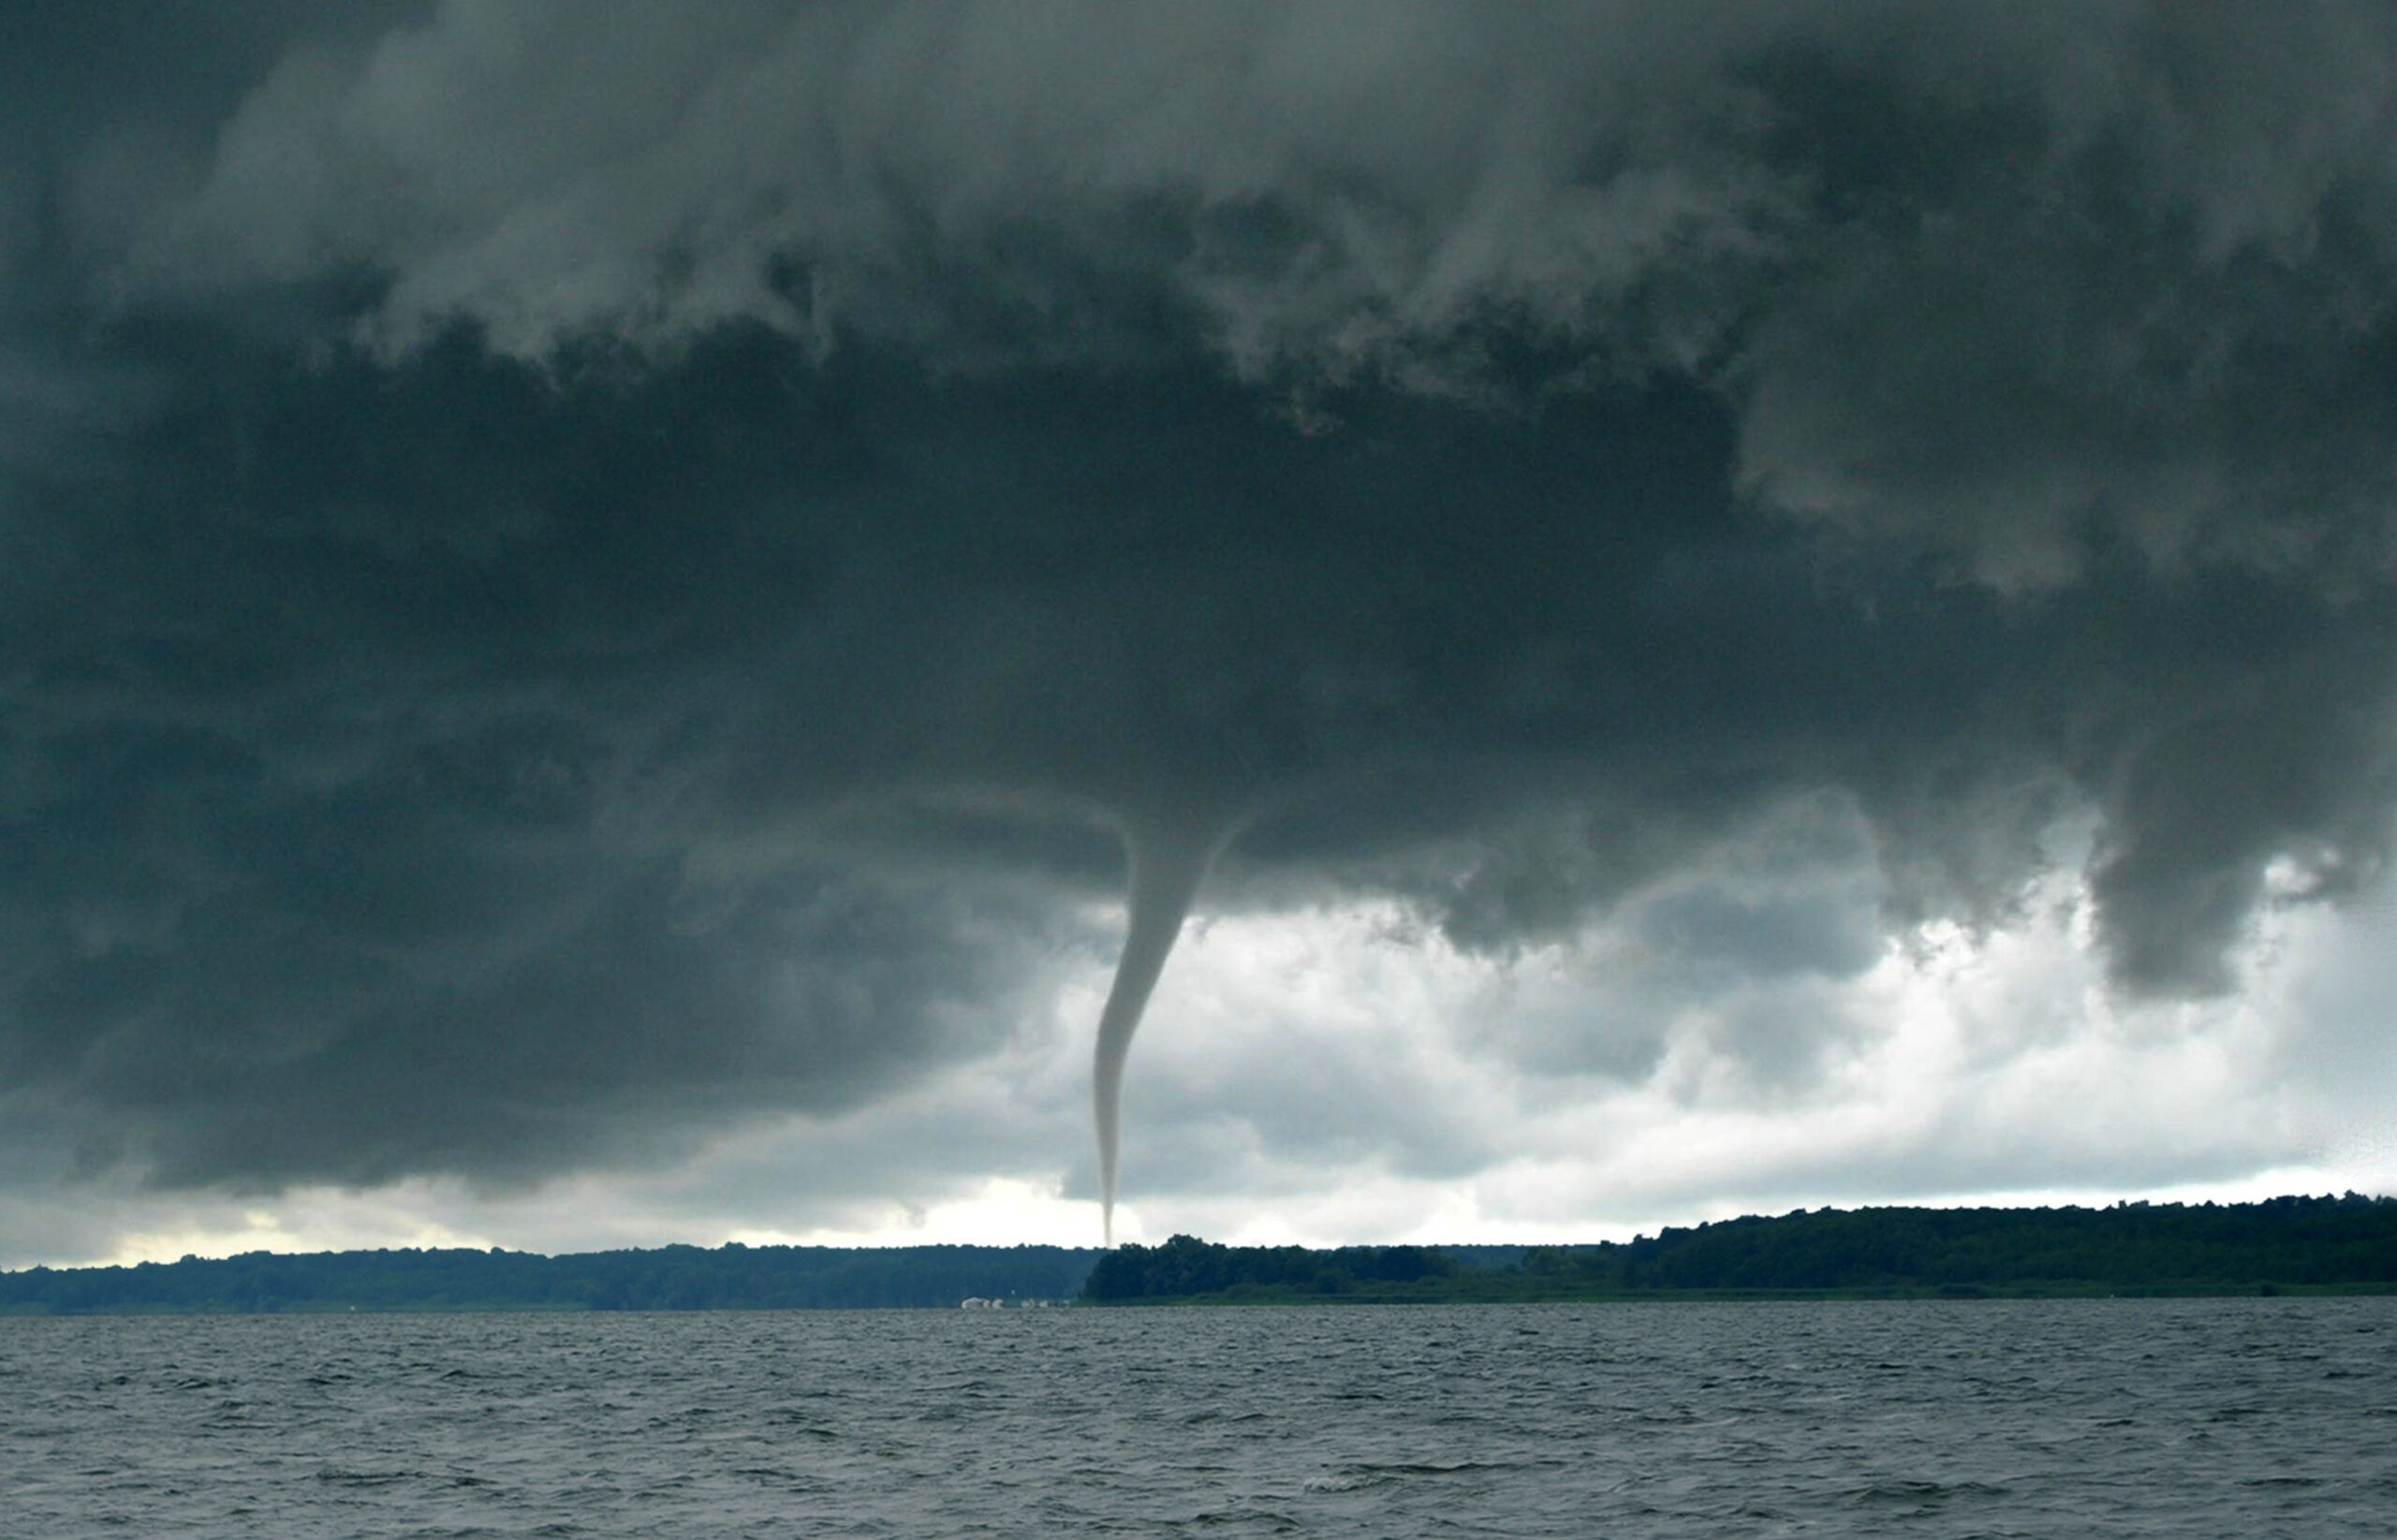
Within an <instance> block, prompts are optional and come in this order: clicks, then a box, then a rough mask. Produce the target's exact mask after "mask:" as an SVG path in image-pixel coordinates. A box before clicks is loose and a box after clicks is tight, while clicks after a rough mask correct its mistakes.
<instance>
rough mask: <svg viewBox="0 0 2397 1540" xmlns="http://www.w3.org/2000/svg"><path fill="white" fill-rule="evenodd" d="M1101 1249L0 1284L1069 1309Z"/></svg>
mask: <svg viewBox="0 0 2397 1540" xmlns="http://www.w3.org/2000/svg"><path fill="white" fill-rule="evenodd" d="M1098 1256H1099V1254H1098V1252H1097V1251H1096V1249H1070V1248H1066V1247H1061V1246H891V1247H844V1246H743V1245H741V1244H739V1243H737V1242H736V1243H733V1244H730V1245H727V1246H722V1247H718V1248H717V1249H715V1250H713V1251H706V1250H702V1249H700V1248H699V1247H697V1246H665V1247H660V1248H658V1249H656V1250H654V1251H621V1252H591V1253H585V1254H581V1255H574V1256H541V1255H537V1254H534V1253H530V1252H505V1251H488V1252H481V1251H439V1250H436V1251H414V1250H406V1251H376V1252H318V1253H314V1254H303V1255H289V1254H275V1253H270V1252H252V1253H249V1254H246V1255H243V1256H230V1257H225V1258H222V1259H219V1260H208V1259H203V1258H199V1257H188V1256H187V1257H185V1258H184V1259H183V1260H182V1261H180V1262H166V1263H157V1262H145V1263H142V1264H140V1266H138V1267H131V1268H61V1269H52V1268H30V1269H25V1270H23V1271H22V1272H7V1273H0V1314H15V1315H67V1314H108V1313H114V1314H133V1313H176V1312H193V1313H199V1312H233V1313H240V1312H284V1311H291V1312H298V1311H346V1310H360V1311H404V1310H809V1309H817V1310H823V1309H831V1310H837V1309H877V1308H887V1307H892V1306H919V1307H922V1306H937V1307H942V1308H949V1309H954V1308H955V1307H956V1306H957V1305H958V1304H959V1303H960V1302H961V1301H963V1300H965V1299H968V1298H981V1299H992V1300H996V1301H998V1302H999V1303H1001V1304H1007V1305H1021V1304H1025V1303H1029V1302H1036V1301H1047V1302H1054V1301H1061V1300H1065V1299H1069V1298H1073V1296H1074V1295H1075V1293H1076V1292H1077V1291H1078V1290H1080V1289H1081V1284H1082V1280H1083V1278H1084V1277H1085V1276H1086V1275H1087V1274H1088V1273H1089V1272H1090V1269H1091V1265H1092V1264H1093V1263H1095V1262H1096V1261H1097V1260H1098Z"/></svg>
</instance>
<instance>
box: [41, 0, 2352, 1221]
mask: <svg viewBox="0 0 2397 1540" xmlns="http://www.w3.org/2000/svg"><path fill="white" fill-rule="evenodd" d="M2392 115H2397V12H2393V11H2391V10H2390V8H2389V7H2386V6H2381V5H2352V6H2349V5H2338V4H2318V5H2308V4H2297V5H2289V6H2272V7H2191V6H2181V5H2144V4H2131V3H2126V0H2070V3H2059V4H2055V5H2052V6H2040V5H2027V6H2026V5H2022V4H2007V5H1995V4H1992V5H1987V6H1973V5H1957V4H1953V3H1948V0H1942V3H1936V4H1934V3H1922V4H1897V3H1890V4H1875V3H1870V0H1848V3H1842V4H1835V5H1834V4H1820V5H1815V4H1806V3H1793V0H1756V3H1753V4H1750V3H1740V0H1722V3H1713V4H1697V5H1675V6H1669V7H1668V6H1655V5H1632V4H1624V5H1610V4H1594V3H1582V4H1574V5H1559V6H1543V5H1538V4H1532V3H1523V4H1513V5H1505V6H1493V5H1486V4H1480V3H1477V0H1458V3H1452V4H1450V3H1434V0H1422V3H1409V0H1354V3H1342V4H1331V3H1306V0H1297V3H1273V4H1266V3H1255V4H1249V3H1239V0H1213V3H1210V4H1206V5H1187V4H1168V3H1163V0H1159V3H1156V4H1140V3H1132V4H1125V3H1123V0H1106V3H1098V0H1090V3H1074V4H1069V3H1065V0H990V3H987V4H977V3H969V0H957V3H948V4H922V5H901V6H890V5H865V4H840V3H816V4H795V3H788V0H722V3H716V4H710V5H706V6H697V7H662V6H657V5H654V4H652V3H649V0H513V3H507V4H499V3H443V4H435V3H390V4H382V3H375V4H361V5H351V6H343V7H322V6H318V5H315V4H308V3H301V0H242V3H201V0H183V3H178V0H154V3H151V4H147V5H136V6H124V7H95V6H91V5H88V4H84V3H81V0H77V3H73V4H67V3H63V0H62V3H55V4H52V3H48V0H21V3H19V4H15V5H12V6H11V7H8V9H7V15H6V18H5V20H0V1266H11V1267H14V1266H22V1265H25V1264H29V1263H32V1262H36V1261H47V1262H53V1263H56V1262H78V1261H90V1260H130V1259H135V1258H140V1257H165V1258H171V1257H174V1256H177V1255H181V1254H184V1253H186V1252H201V1253H223V1252H228V1251H238V1250H244V1249H250V1248H252V1247H256V1246H272V1247H277V1248H314V1247H326V1246H352V1245H404V1244H429V1243H441V1244H449V1243H473V1244H478V1245H489V1244H500V1245H506V1246H510V1247H524V1248H530V1249H537V1250H546V1251H560V1250H578V1249H588V1248H592V1247H597V1246H609V1245H625V1244H657V1243H663V1242H666V1241H672V1240H680V1241H690V1242H696V1243H700V1244H714V1243H716V1242H719V1241H722V1240H725V1239H745V1240H750V1241H753V1242H754V1241H758V1240H771V1239H807V1240H832V1241H843V1242H852V1241H891V1242H904V1241H915V1240H968V1239H970V1240H988V1241H1001V1242H1006V1241H1014V1240H1045V1241H1059V1242H1064V1243H1070V1244H1095V1243H1096V1240H1097V1239H1098V1236H1099V1228H1100V1226H1099V1196H1100V1179H1099V1163H1098V1156H1097V1147H1096V1142H1095V1139H1094V1134H1093V1113H1092V1084H1091V1063H1092V1052H1093V1043H1094V1037H1095V1033H1096V1023H1097V1020H1098V1017H1099V1013H1100V1007H1101V1005H1102V1002H1103V1001H1104V1000H1105V998H1106V996H1107V993H1108V990H1109V988H1110V977H1111V975H1112V973H1113V969H1114V965H1115V961H1116V954H1117V951H1118V948H1119V947H1120V946H1121V944H1122V941H1123V938H1124V935H1125V926H1126V905H1125V894H1126V891H1127V882H1128V876H1127V858H1126V850H1127V846H1128V847H1132V848H1139V849H1146V850H1148V851H1150V852H1151V854H1152V858H1153V867H1154V854H1155V852H1157V851H1159V850H1184V851H1198V850H1206V849H1209V848H1213V849H1216V850H1217V851H1219V854H1217V855H1216V856H1215V858H1214V859H1213V863H1212V866H1211V867H1210V869H1209V870H1207V872H1206V873H1205V875H1204V880H1203V882H1202V883H1201V885H1200V887H1199V888H1198V896H1197V900H1196V903H1195V906H1194V907H1193V909H1192V911H1191V915H1190V918H1189V920H1188V923H1187V925H1186V926H1185V928H1184V931H1183V933H1182V936H1181V939H1180V943H1179V945H1178V946H1177V947H1176V948H1175V950H1174V951H1173V953H1172V955H1171V957H1170V959H1169V961H1168V963H1167V965H1166V968H1165V972H1164V974H1163V976H1162V978H1161V980H1160V981H1159V983H1158V984H1157V986H1156V990H1155V993H1154V999H1153V1001H1152V1003H1151V1005H1150V1009H1149V1012H1148V1016H1147V1019H1146V1021H1145V1023H1144V1024H1143V1025H1142V1026H1141V1028H1140V1034H1139V1037H1138V1040H1137V1042H1136V1044H1135V1045H1134V1047H1133V1049H1132V1051H1131V1056H1130V1064H1129V1070H1128V1074H1127V1078H1126V1081H1125V1104H1124V1153H1123V1168H1122V1179H1121V1195H1120V1199H1119V1207H1118V1210H1117V1213H1116V1233H1117V1235H1118V1237H1119V1238H1123V1239H1147V1240H1157V1239H1164V1238H1165V1237H1166V1236H1167V1235H1169V1234H1171V1233H1174V1232H1177V1231H1191V1232H1194V1233H1198V1234H1202V1235H1205V1236H1208V1237H1210V1238H1213V1239H1227V1240H1273V1241H1281V1240H1299V1241H1305V1242H1312V1243H1338V1242H1349V1241H1375V1242H1388V1241H1398V1240H1434V1241H1436V1240H1441V1239H1454V1240H1468V1239H1488V1240H1504V1239H1597V1238H1600V1237H1609V1236H1622V1235H1626V1234H1629V1233H1631V1232H1633V1231H1635V1230H1640V1229H1651V1230H1653V1229H1654V1227H1655V1226H1656V1225H1659V1224H1667V1223H1685V1222H1688V1221H1691V1220H1695V1219H1698V1218H1707V1217H1717V1216H1724V1215H1728V1214H1734V1213H1739V1212H1743V1211H1757V1210H1768V1211H1782V1210H1787V1209H1790V1208H1793V1207H1797V1206H1800V1205H1804V1206H1809V1207H1812V1206H1817V1205H1821V1204H1825V1203H1835V1204H1841V1205H1853V1204H1860V1203H1883V1202H1904V1201H1938V1202H1973V1201H2043V1200H2044V1201H2053V1200H2062V1199H2074V1200H2080V1201H2107V1202H2110V1201H2112V1200H2114V1199H2116V1198H2121V1197H2140V1196H2170V1195H2206V1196H2257V1195H2269V1194H2272V1193H2275V1192H2283V1191H2325V1190H2332V1191H2335V1190H2343V1189H2346V1188H2350V1187H2353V1188H2358V1189H2363V1190H2374V1191H2383V1192H2386V1191H2390V1190H2392V1189H2397V1130H2392V1122H2391V1117H2390V1107H2391V1106H2392V1102H2393V1101H2397V1052H2392V1049H2391V1043H2390V1022H2391V1020H2392V1016H2397V967H2392V966H2391V965H2390V964H2391V960H2392V957H2397V896H2392V893H2391V890H2390V883H2389V880H2388V878H2387V877H2386V876H2385V874H2384V868H2385V866H2386V864H2387V862H2386V858H2387V855H2388V852H2389V844H2390V816H2391V812H2392V806H2393V805H2397V454H2393V453H2392V450H2397V162H2392V160H2391V158H2390V153H2389V147H2390V144H2391V143H2397V122H2392Z"/></svg>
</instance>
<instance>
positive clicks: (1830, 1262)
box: [0, 1194, 2397, 1315]
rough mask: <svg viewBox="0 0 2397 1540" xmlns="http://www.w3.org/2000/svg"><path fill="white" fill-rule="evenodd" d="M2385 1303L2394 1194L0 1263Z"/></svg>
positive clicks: (74, 1305)
mask: <svg viewBox="0 0 2397 1540" xmlns="http://www.w3.org/2000/svg"><path fill="white" fill-rule="evenodd" d="M2314 1289H2336V1290H2358V1291H2372V1292H2397V1198H2386V1197H2377V1198H2375V1197H2360V1196H2357V1195H2354V1194H2349V1195H2347V1196H2346V1197H2343V1198H2330V1197H2320V1198H2308V1197H2283V1198H2273V1199H2272V1200H2271V1201H2269V1202H2265V1203H2243V1204H2227V1205H2220V1206H2217V1205H2214V1204H2203V1205H2198V1206H2194V1207H2187V1206H2183V1205H2179V1204H2155V1205H2149V1204H2143V1203H2135V1204H2123V1205H2117V1206H2116V1207H2114V1208H2110V1209H1859V1210H1833V1209H1823V1210H1816V1211H1815V1212H1813V1213H1807V1212H1805V1211H1804V1210H1800V1211H1798V1212H1796V1213H1791V1214H1785V1215H1783V1216H1781V1217H1779V1218H1773V1219H1767V1218H1750V1219H1734V1220H1728V1221H1725V1222H1723V1223H1721V1224H1714V1225H1698V1226H1697V1227H1695V1228H1692V1229H1666V1230H1663V1231H1661V1232H1659V1233H1658V1234H1656V1235H1654V1236H1643V1237H1641V1238H1640V1239H1637V1240H1632V1241H1628V1242H1625V1243H1623V1244H1611V1243H1610V1244H1599V1245H1589V1246H1554V1247H1534V1248H1529V1249H1525V1248H1522V1247H1515V1246H1458V1247H1451V1248H1445V1249H1443V1248H1437V1247H1422V1246H1385V1247H1375V1246H1349V1247H1343V1248H1340V1249H1338V1250H1327V1251H1313V1250H1308V1249H1306V1248H1303V1247H1298V1246H1281V1247H1236V1246H1220V1245H1214V1244H1212V1243H1210V1242H1208V1241H1203V1240H1197V1239H1192V1238H1190V1237H1188V1236H1176V1237H1174V1238H1173V1239H1171V1240H1169V1241H1167V1242H1166V1243H1165V1244H1164V1245H1161V1246H1137V1245H1127V1246H1124V1247H1122V1248H1120V1249H1118V1250H1116V1251H1113V1252H1110V1253H1101V1252H1098V1251H1096V1250H1094V1249H1082V1248H1068V1247H1059V1246H1009V1247H1001V1246H897V1247H836V1246H743V1245H740V1244H737V1243H736V1244H731V1245H727V1246H721V1247H718V1248H716V1249H714V1250H713V1251H708V1250H702V1249H700V1248H699V1247H696V1246H665V1247H661V1248H658V1249H656V1250H654V1251H618V1252H592V1253H585V1254H580V1255H570V1256H541V1255H537V1254H533V1253H529V1252H506V1251H488V1252H484V1251H438V1250H436V1251H413V1250H408V1251H375V1252H322V1253H316V1254H305V1255H291V1254H273V1253H267V1252H253V1253H250V1254H247V1255H243V1256H232V1257H226V1258H223V1259H219V1260H207V1259H201V1258H198V1257H185V1258H184V1260H182V1261H181V1262H171V1263H143V1264H141V1265H140V1266H138V1267H131V1268H64V1269H51V1268H29V1269H24V1270H22V1271H18V1272H0V1314H10V1315H66V1314H102V1313H119V1314H131V1313H177V1312H192V1313H198V1312H308V1311H348V1310H359V1311H424V1310H435V1311H437V1310H794V1309H799V1310H805V1309H875V1308H890V1307H918V1308H923V1307H931V1308H939V1309H952V1308H954V1307H956V1306H957V1305H958V1304H960V1303H961V1302H963V1301H965V1300H968V1299H978V1300H986V1301H995V1302H997V1303H1001V1304H1007V1305H1023V1304H1032V1303H1041V1302H1055V1301H1064V1300H1069V1299H1075V1298H1080V1299H1081V1301H1083V1302H1086V1303H1092V1304H1139V1303H1154V1302H1160V1301H1167V1300H1193V1299H1196V1300H1219V1301H1259V1300H1294V1299H1310V1300H1353V1301H1372V1300H1425V1301H1429V1300H1478V1299H1487V1300H1507V1299H1588V1298H1707V1297H1724V1296H1752V1295H1766V1296H1771V1295H1784V1296H1811V1295H1825V1294H1830V1295H1879V1296H1907V1295H1933V1296H1937V1295H1948V1296H1956V1295H1963V1296H1972V1295H1980V1294H1989V1295H2068V1294H2233V1293H2239V1294H2251V1293H2256V1292H2259V1291H2276V1290H2286V1291H2290V1292H2298V1291H2304V1290H2314Z"/></svg>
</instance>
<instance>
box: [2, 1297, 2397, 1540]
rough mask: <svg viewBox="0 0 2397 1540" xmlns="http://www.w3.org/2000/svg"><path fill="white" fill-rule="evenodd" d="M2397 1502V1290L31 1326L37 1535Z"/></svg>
mask: <svg viewBox="0 0 2397 1540" xmlns="http://www.w3.org/2000/svg"><path fill="white" fill-rule="evenodd" d="M2392 1532H2397V1299H2390V1298H2377V1299H2288V1298H2279V1299H2241V1300H2185V1301H2153V1300H2142V1301H2133V1300H2119V1301H2116V1300H2087V1301H2060V1302H2036V1303H2018V1302H2004V1301H1972V1302H1965V1301H1959V1302H1954V1303H1944V1302H1943V1303H1892V1304H1866V1303H1822V1304H1801V1303H1787V1304H1782V1303H1775V1304H1705V1305H1660V1304H1628V1305H1596V1306H1592V1305H1549V1306H1487V1307H1404V1306H1399V1307H1381V1308H1373V1307H1360V1308H1346V1309H1343V1308H1316V1309H1246V1310H1140V1311H1093V1310H1080V1311H1050V1312H1004V1313H1002V1312H983V1311H973V1312H965V1311H956V1312H916V1313H909V1312H886V1313H846V1312H824V1313H776V1314H745V1313H725V1314H699V1315H575V1316H544V1315H381V1316H373V1315H344V1316H314V1317H289V1316H286V1317H274V1316H230V1317H224V1316H220V1317H182V1318H146V1319H101V1318H91V1319H70V1320H24V1319H18V1320H0V1533H5V1534H7V1535H11V1536H16V1535H24V1536H42V1537H49V1540H55V1537H65V1536H78V1535H101V1534H106V1535H142V1536H151V1535H157V1536H169V1535H172V1536H217V1535H222V1536H243V1537H245V1540H247V1537H278V1536H298V1535H309V1536H319V1535H322V1536H349V1535H361V1536H362V1535H409V1536H440V1535H525V1536H536V1535H538V1536H619V1535H655V1536H711V1535H819V1534H820V1535H878V1534H879V1535H904V1536H909V1537H918V1536H926V1537H929V1536H942V1535H1061V1534H1064V1535H1074V1534H1135V1535H1143V1534H1182V1533H1187V1534H1206V1535H1210V1536H1238V1535H1252V1534H1257V1535H1263V1534H1301V1535H1316V1534H1321V1535H1377V1536H1378V1535H1390V1536H1414V1535H1441V1536H1448V1535H1477V1534H1487V1535H1508V1536H1527V1535H1571V1536H1575V1537H1577V1540H1579V1537H1585V1536H1611V1535H1619V1536H1648V1535H1693V1536H1695V1535H1704V1536H1709V1537H1719V1536H1731V1535H1799V1534H1822V1535H1878V1534H1894V1535H1952V1536H1966V1535H1973V1536H2001V1535H2038V1536H2073V1537H2076V1540H2085V1537H2096V1536H2111V1535H2172V1536H2192V1535H2225V1536H2228V1535H2238V1536H2252V1535H2271V1536H2284V1537H2301V1536H2316V1535H2373V1536H2386V1535H2388V1534H2390V1533H2392Z"/></svg>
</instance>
